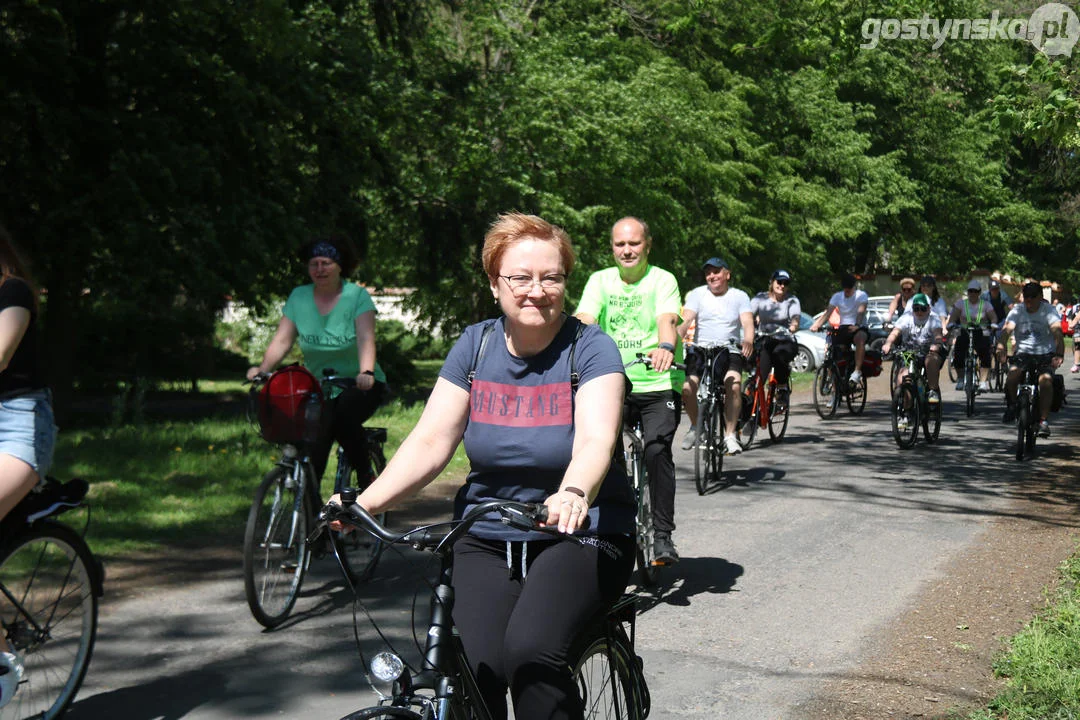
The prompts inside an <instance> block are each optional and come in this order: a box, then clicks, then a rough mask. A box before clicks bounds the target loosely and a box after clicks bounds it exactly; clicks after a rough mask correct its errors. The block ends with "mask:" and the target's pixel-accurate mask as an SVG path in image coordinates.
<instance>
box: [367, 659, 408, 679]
mask: <svg viewBox="0 0 1080 720" xmlns="http://www.w3.org/2000/svg"><path fill="white" fill-rule="evenodd" d="M403 672H405V663H403V662H401V658H399V657H398V656H397V655H395V654H394V653H391V652H381V653H379V654H378V655H376V656H375V657H373V658H372V659H371V674H372V675H373V676H374V677H376V678H377V679H379V680H381V681H383V682H394V681H395V680H397V679H398V678H399V677H401V674H402V673H403Z"/></svg>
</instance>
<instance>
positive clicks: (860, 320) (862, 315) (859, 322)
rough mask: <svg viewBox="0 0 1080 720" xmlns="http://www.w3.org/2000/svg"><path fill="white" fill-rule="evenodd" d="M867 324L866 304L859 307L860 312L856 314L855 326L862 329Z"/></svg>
mask: <svg viewBox="0 0 1080 720" xmlns="http://www.w3.org/2000/svg"><path fill="white" fill-rule="evenodd" d="M865 324H866V303H862V304H860V305H859V309H858V311H857V312H856V313H855V326H856V327H862V326H863V325H865Z"/></svg>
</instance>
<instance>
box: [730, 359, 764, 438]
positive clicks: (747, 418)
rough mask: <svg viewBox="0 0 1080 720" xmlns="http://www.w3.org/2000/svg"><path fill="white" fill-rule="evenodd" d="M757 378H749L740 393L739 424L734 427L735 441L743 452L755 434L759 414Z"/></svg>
mask: <svg viewBox="0 0 1080 720" xmlns="http://www.w3.org/2000/svg"><path fill="white" fill-rule="evenodd" d="M757 401H758V397H757V378H756V377H755V376H751V378H750V380H748V381H747V383H746V387H745V388H743V392H742V407H741V408H740V409H739V422H738V423H737V424H736V426H735V439H736V440H738V441H739V446H740V447H741V448H742V449H743V450H749V449H750V444H751V443H752V442H754V435H756V434H757V428H758V417H759V414H760V412H761V410H760V408H759V407H758V402H757Z"/></svg>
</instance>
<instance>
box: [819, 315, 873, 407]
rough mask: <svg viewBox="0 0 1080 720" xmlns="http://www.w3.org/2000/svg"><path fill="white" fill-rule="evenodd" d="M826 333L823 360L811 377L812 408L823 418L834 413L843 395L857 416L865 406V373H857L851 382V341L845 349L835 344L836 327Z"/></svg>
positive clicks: (852, 360)
mask: <svg viewBox="0 0 1080 720" xmlns="http://www.w3.org/2000/svg"><path fill="white" fill-rule="evenodd" d="M826 333H827V334H826V338H825V342H826V349H825V359H824V360H823V361H822V363H821V367H819V368H818V370H817V374H816V375H815V376H814V409H815V410H816V411H817V414H818V415H819V416H820V417H821V419H823V420H826V419H828V418H831V417H832V416H833V415H835V414H836V409H837V408H838V407H839V406H840V398H844V400H845V401H846V402H847V406H848V410H849V411H850V412H851V414H853V415H860V414H862V411H863V408H865V407H866V375H865V374H864V375H860V376H859V381H858V382H851V373H852V371H853V370H854V367H853V366H854V365H855V349H854V348H852V347H851V346H850V344H849V345H848V347H846V348H839V347H837V344H836V342H835V340H836V328H833V327H830V328H828V329H827V330H826ZM867 352H869V350H867Z"/></svg>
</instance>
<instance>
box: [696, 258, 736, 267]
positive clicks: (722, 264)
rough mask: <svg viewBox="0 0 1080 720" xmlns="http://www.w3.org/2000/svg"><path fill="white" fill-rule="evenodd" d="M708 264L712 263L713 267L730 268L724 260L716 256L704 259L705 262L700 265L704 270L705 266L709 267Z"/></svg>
mask: <svg viewBox="0 0 1080 720" xmlns="http://www.w3.org/2000/svg"><path fill="white" fill-rule="evenodd" d="M710 265H712V266H713V267H714V268H724V269H725V270H730V269H731V268H730V267H728V264H727V263H726V262H724V261H723V260H721V259H720V258H718V257H711V258H709V259H708V260H706V261H705V263H704V264H703V265H702V266H701V269H702V270H704V269H705V268H707V267H709V266H710Z"/></svg>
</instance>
